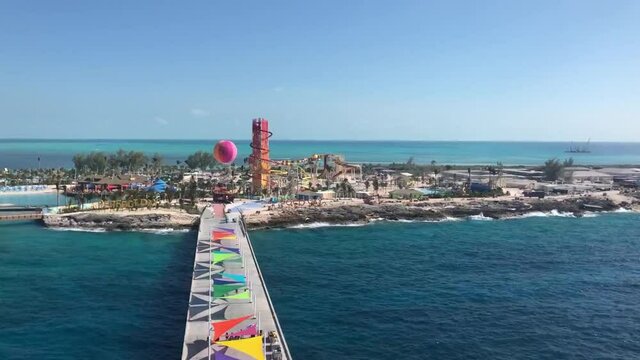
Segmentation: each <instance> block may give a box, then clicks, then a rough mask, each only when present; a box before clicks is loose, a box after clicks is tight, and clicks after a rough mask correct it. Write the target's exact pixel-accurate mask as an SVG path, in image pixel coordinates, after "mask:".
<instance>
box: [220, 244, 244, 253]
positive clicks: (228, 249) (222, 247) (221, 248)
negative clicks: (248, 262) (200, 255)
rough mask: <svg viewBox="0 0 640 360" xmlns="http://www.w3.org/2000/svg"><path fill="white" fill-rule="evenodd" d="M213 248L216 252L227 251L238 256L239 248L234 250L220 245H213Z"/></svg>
mask: <svg viewBox="0 0 640 360" xmlns="http://www.w3.org/2000/svg"><path fill="white" fill-rule="evenodd" d="M215 248H216V249H217V250H227V251H231V252H234V253H236V254H238V255H239V254H240V248H234V247H230V246H222V245H215Z"/></svg>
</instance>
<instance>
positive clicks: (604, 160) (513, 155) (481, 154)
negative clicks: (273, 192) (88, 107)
mask: <svg viewBox="0 0 640 360" xmlns="http://www.w3.org/2000/svg"><path fill="white" fill-rule="evenodd" d="M215 141H216V140H215V139H211V140H206V141H205V140H8V139H0V168H4V167H8V168H16V167H37V166H38V161H37V159H38V157H40V158H41V163H40V165H41V166H43V167H58V166H68V167H70V166H72V162H71V158H72V157H73V155H74V154H76V153H81V152H89V151H107V152H113V151H116V150H118V149H119V148H124V149H126V150H136V151H144V152H146V153H149V154H151V153H154V152H159V153H160V154H162V155H163V156H164V157H165V159H166V161H167V162H171V163H174V162H175V161H176V160H184V159H185V158H186V157H187V156H188V155H189V154H191V153H193V152H195V151H198V150H204V151H211V149H212V147H213V145H214V143H215ZM236 143H237V145H238V151H239V155H238V161H242V159H244V158H245V157H247V156H248V155H249V153H250V151H251V148H250V147H249V142H248V141H247V140H238V141H236ZM571 146H584V143H575V144H572V143H569V142H470V141H426V142H420V141H301V140H295V141H293V140H292V141H283V140H273V141H272V142H271V156H272V157H273V158H278V159H297V158H303V157H308V156H310V155H312V154H318V153H320V154H322V153H335V154H342V155H345V156H346V158H347V160H348V161H353V162H380V163H389V162H406V161H407V160H408V159H409V158H410V157H413V158H414V160H415V161H416V162H418V163H425V164H426V163H430V162H431V161H432V160H435V161H437V162H438V163H441V164H457V165H468V164H495V163H496V162H497V161H501V162H503V163H504V164H507V165H532V164H542V163H543V162H544V161H545V160H547V159H549V158H554V157H557V158H560V159H564V158H568V157H573V158H574V159H575V160H576V162H577V163H579V164H596V165H597V164H640V143H602V142H595V143H591V145H590V147H589V148H590V150H591V153H585V154H568V153H565V150H567V149H568V148H569V147H571Z"/></svg>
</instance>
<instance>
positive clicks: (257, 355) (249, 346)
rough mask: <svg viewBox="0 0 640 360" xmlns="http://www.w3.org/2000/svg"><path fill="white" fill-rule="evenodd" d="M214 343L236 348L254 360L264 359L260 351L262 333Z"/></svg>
mask: <svg viewBox="0 0 640 360" xmlns="http://www.w3.org/2000/svg"><path fill="white" fill-rule="evenodd" d="M216 344H218V345H222V346H226V347H228V348H232V349H234V350H238V351H240V352H243V353H245V354H247V355H249V356H251V357H252V358H254V359H256V360H265V357H264V352H263V351H262V335H260V336H254V337H251V338H247V339H240V340H227V341H216Z"/></svg>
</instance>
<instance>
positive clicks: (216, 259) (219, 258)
mask: <svg viewBox="0 0 640 360" xmlns="http://www.w3.org/2000/svg"><path fill="white" fill-rule="evenodd" d="M238 257H239V255H238V254H236V253H223V252H217V251H214V252H213V254H212V255H211V262H212V263H214V264H217V263H221V262H223V261H225V260H230V259H237V258H238Z"/></svg>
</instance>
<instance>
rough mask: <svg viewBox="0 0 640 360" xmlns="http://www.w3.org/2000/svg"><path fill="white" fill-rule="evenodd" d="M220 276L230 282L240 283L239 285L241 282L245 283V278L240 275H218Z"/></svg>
mask: <svg viewBox="0 0 640 360" xmlns="http://www.w3.org/2000/svg"><path fill="white" fill-rule="evenodd" d="M220 275H222V276H223V277H226V278H229V279H232V280H236V282H241V283H243V282H246V281H247V278H246V276H244V275H240V274H228V273H222V274H220Z"/></svg>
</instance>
